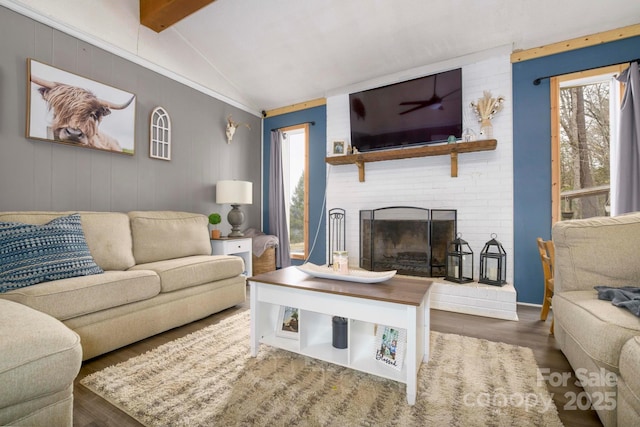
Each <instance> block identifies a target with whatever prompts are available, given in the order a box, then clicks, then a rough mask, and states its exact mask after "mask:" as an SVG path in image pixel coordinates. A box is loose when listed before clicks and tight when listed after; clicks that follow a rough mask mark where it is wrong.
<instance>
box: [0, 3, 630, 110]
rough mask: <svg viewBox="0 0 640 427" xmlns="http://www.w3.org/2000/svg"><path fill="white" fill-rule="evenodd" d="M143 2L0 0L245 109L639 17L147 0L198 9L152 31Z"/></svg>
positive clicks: (616, 11) (585, 10) (606, 7)
mask: <svg viewBox="0 0 640 427" xmlns="http://www.w3.org/2000/svg"><path fill="white" fill-rule="evenodd" d="M139 1H140V0H91V1H81V0H56V1H50V0H0V4H4V5H9V7H12V6H13V7H14V8H15V7H18V8H19V9H25V10H28V11H29V12H30V13H35V14H37V15H40V16H43V17H45V18H46V20H49V21H51V22H53V23H56V24H61V25H64V26H65V27H68V28H70V29H71V30H72V32H73V33H74V35H79V36H86V38H88V39H90V40H91V39H94V40H99V41H100V43H103V44H105V45H106V46H114V47H115V49H116V51H119V52H122V53H124V54H125V55H124V56H131V57H134V58H141V60H142V61H143V62H146V63H150V64H154V65H155V66H157V67H160V68H161V69H163V70H168V71H169V72H170V73H171V74H173V75H175V76H178V77H179V78H181V79H185V80H187V81H189V82H193V83H194V84H195V86H196V87H202V88H205V89H208V90H211V91H213V92H215V93H217V94H220V95H222V97H223V99H229V100H232V101H234V102H235V103H238V104H240V105H242V106H245V107H247V108H248V109H249V110H252V111H260V110H268V109H271V108H276V107H282V106H286V105H290V104H294V103H298V102H304V101H308V100H311V99H315V98H320V97H325V96H327V95H331V94H334V93H338V92H339V91H340V90H341V89H344V88H348V87H349V86H353V85H356V84H358V83H359V82H363V81H369V80H372V79H375V78H378V77H381V76H386V75H390V74H395V73H399V72H402V71H404V70H411V69H413V68H416V67H422V66H425V65H429V64H433V63H438V62H442V61H445V60H447V59H452V58H456V57H460V56H464V55H468V54H470V53H474V52H480V51H484V50H487V49H492V48H496V47H500V46H510V49H511V50H517V49H529V48H533V47H537V46H542V45H545V44H550V43H555V42H558V41H562V40H568V39H572V38H575V37H580V36H584V35H589V34H595V33H598V32H602V31H606V30H611V29H615V28H621V27H625V26H628V25H632V24H637V23H638V22H640V1H635V0H609V1H606V2H604V1H600V0H563V1H557V0H536V1H531V0H483V1H476V0H313V1H307V0H268V1H266V0H216V1H211V0H173V1H172V0H166V1H162V2H161V1H159V0H154V1H153V2H154V3H156V4H158V3H160V4H162V3H165V4H166V3H178V2H191V3H194V4H195V7H194V9H195V12H193V13H190V14H189V13H187V14H186V15H187V16H186V17H184V18H183V19H179V20H178V21H177V22H176V23H174V24H173V25H170V26H169V28H167V29H164V30H163V31H161V32H156V31H154V30H152V29H150V28H148V27H147V26H144V25H142V24H141V23H140V7H139V3H138V2H139ZM141 1H146V0H141ZM173 13H175V12H171V13H170V14H169V15H171V14H173ZM164 19H167V17H165V18H164ZM168 19H169V24H170V23H171V20H172V19H171V16H170V17H169V18H168Z"/></svg>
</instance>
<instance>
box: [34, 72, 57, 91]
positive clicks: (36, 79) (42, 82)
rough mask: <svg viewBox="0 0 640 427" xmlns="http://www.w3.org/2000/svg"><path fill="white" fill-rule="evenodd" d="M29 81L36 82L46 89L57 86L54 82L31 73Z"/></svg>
mask: <svg viewBox="0 0 640 427" xmlns="http://www.w3.org/2000/svg"><path fill="white" fill-rule="evenodd" d="M31 81H32V82H34V83H35V84H37V85H38V86H42V87H46V88H47V89H53V88H54V87H56V86H57V84H56V83H54V82H50V81H49V80H44V79H41V78H40V77H36V76H34V75H33V74H32V75H31Z"/></svg>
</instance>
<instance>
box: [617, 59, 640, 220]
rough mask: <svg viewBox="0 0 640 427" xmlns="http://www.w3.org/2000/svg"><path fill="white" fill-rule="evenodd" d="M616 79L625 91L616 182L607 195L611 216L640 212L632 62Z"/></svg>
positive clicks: (636, 86)
mask: <svg viewBox="0 0 640 427" xmlns="http://www.w3.org/2000/svg"><path fill="white" fill-rule="evenodd" d="M618 80H619V81H621V82H622V83H624V84H625V85H626V86H625V91H624V95H623V97H622V106H621V107H620V129H619V137H618V144H619V146H618V164H617V165H616V166H615V168H614V169H615V171H616V172H615V173H616V182H617V183H618V185H617V187H616V189H615V191H614V193H613V194H612V195H611V215H612V216H616V215H622V214H624V213H628V212H636V211H640V71H639V70H638V62H637V61H635V62H632V63H631V65H630V66H629V68H627V69H626V70H624V71H623V72H622V73H621V74H620V77H618Z"/></svg>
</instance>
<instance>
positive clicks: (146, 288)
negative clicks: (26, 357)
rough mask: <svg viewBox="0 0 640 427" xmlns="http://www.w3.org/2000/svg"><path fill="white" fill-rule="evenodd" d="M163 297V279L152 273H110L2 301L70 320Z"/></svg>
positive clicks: (7, 295) (66, 281) (16, 293)
mask: <svg viewBox="0 0 640 427" xmlns="http://www.w3.org/2000/svg"><path fill="white" fill-rule="evenodd" d="M159 293H160V277H159V276H158V275H157V274H156V273H154V272H153V271H149V270H138V271H106V272H105V273H104V274H100V275H96V276H86V277H73V278H70V279H63V280H56V281H54V282H46V283H40V284H39V285H38V286H30V287H27V288H21V289H16V290H14V291H11V292H7V293H4V294H2V298H4V299H9V300H11V301H15V302H19V303H21V304H24V305H28V306H29V307H33V308H35V309H36V310H39V311H42V312H44V313H47V314H49V315H51V316H53V317H55V318H56V319H59V320H67V319H71V318H74V317H77V316H82V315H84V314H88V313H93V312H96V311H100V310H105V309H107V308H112V307H117V306H120V305H124V304H128V303H131V302H135V301H141V300H144V299H148V298H151V297H154V296H156V295H158V294H159Z"/></svg>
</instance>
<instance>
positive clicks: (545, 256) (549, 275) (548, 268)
mask: <svg viewBox="0 0 640 427" xmlns="http://www.w3.org/2000/svg"><path fill="white" fill-rule="evenodd" d="M536 240H537V242H538V252H539V253H540V261H541V262H542V271H543V272H544V300H543V301H542V310H540V320H547V316H548V315H549V309H550V308H551V298H552V297H553V262H554V258H555V246H553V241H552V240H542V239H541V238H540V237H538V238H537V239H536ZM549 332H550V333H552V334H553V319H552V320H551V329H550V331H549Z"/></svg>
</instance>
